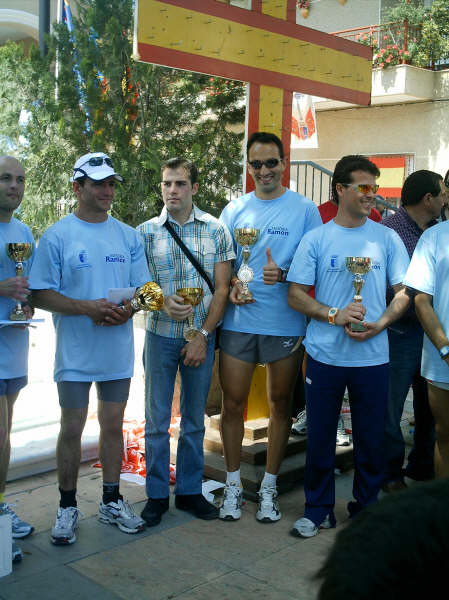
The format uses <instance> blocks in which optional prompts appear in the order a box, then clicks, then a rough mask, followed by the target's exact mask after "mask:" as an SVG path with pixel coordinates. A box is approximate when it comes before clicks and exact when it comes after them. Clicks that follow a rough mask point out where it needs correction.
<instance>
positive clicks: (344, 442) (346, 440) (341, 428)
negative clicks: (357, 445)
mask: <svg viewBox="0 0 449 600" xmlns="http://www.w3.org/2000/svg"><path fill="white" fill-rule="evenodd" d="M350 444H351V438H350V437H349V434H348V433H346V429H345V422H344V420H343V417H342V415H340V416H339V417H338V425H337V440H336V445H337V446H349V445H350Z"/></svg>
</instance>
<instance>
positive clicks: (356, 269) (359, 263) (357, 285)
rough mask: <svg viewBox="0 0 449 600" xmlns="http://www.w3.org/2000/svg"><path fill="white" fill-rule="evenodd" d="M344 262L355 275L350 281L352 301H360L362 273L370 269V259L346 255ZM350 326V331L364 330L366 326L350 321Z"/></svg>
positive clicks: (364, 273) (362, 282) (362, 281)
mask: <svg viewBox="0 0 449 600" xmlns="http://www.w3.org/2000/svg"><path fill="white" fill-rule="evenodd" d="M345 262H346V268H347V269H348V271H350V272H351V273H352V274H353V275H355V277H354V281H353V282H352V285H353V286H354V289H355V296H354V302H361V301H362V296H361V295H360V292H361V291H362V287H363V284H364V283H365V281H364V279H363V277H362V275H366V274H367V273H369V272H370V271H371V263H372V260H371V259H370V258H367V257H366V256H347V257H346V258H345ZM350 328H351V331H366V327H364V326H363V325H362V323H351V324H350Z"/></svg>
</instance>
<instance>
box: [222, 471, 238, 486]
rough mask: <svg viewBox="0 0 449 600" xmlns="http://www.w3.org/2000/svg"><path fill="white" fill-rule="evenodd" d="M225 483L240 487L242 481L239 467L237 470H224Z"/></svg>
mask: <svg viewBox="0 0 449 600" xmlns="http://www.w3.org/2000/svg"><path fill="white" fill-rule="evenodd" d="M226 483H227V484H234V485H239V486H240V487H242V483H241V481H240V469H237V471H226Z"/></svg>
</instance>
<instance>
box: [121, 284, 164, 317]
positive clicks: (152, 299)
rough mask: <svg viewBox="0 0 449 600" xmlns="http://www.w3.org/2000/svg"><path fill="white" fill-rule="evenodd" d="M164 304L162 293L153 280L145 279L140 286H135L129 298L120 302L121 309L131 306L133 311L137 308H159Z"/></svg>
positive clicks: (137, 309)
mask: <svg viewBox="0 0 449 600" xmlns="http://www.w3.org/2000/svg"><path fill="white" fill-rule="evenodd" d="M163 305H164V294H163V293H162V290H161V288H160V287H159V286H158V284H157V283H155V282H154V281H147V283H144V284H143V285H142V286H141V287H140V288H137V290H136V292H135V294H134V296H133V297H132V298H131V300H127V301H126V302H124V303H123V304H122V307H123V309H126V308H129V307H130V306H131V308H132V310H133V312H134V313H136V312H138V311H139V310H144V311H149V310H161V308H162V307H163Z"/></svg>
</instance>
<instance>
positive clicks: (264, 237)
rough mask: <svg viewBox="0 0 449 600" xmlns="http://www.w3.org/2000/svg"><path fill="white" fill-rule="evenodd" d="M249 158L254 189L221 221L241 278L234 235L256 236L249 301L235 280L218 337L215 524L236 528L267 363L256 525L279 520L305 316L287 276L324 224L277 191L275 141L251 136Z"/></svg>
mask: <svg viewBox="0 0 449 600" xmlns="http://www.w3.org/2000/svg"><path fill="white" fill-rule="evenodd" d="M247 157H248V163H247V164H248V171H249V173H250V175H251V177H252V178H253V180H254V184H255V188H256V190H255V192H251V193H250V194H246V195H245V196H242V197H241V198H238V199H236V200H233V201H232V202H230V203H229V204H228V205H227V206H226V208H225V209H224V210H223V212H222V214H221V217H220V218H221V221H222V222H223V223H225V225H227V226H228V228H229V230H230V231H231V233H234V249H235V252H236V255H237V258H236V261H235V268H234V271H235V273H239V276H240V277H241V278H242V277H244V275H243V274H242V271H240V272H239V269H240V268H241V266H242V261H243V248H242V246H241V245H240V244H237V243H236V240H235V230H236V229H239V228H252V229H257V230H258V232H259V237H258V239H257V241H256V243H255V244H254V245H252V246H251V247H250V257H249V263H248V264H249V268H250V269H252V271H253V273H254V278H253V279H252V280H251V282H250V283H249V290H250V292H251V294H252V295H253V299H250V300H248V299H245V295H244V294H242V292H243V286H242V283H241V281H240V280H239V278H238V277H233V279H232V281H231V283H232V290H231V293H230V296H229V298H230V301H231V302H230V304H228V307H227V309H226V313H225V316H224V321H223V326H222V332H221V335H220V349H221V354H220V382H221V387H222V389H223V408H222V414H221V435H222V440H223V446H224V456H225V462H226V470H227V477H226V487H225V490H224V499H223V504H222V507H221V509H220V518H221V519H223V520H226V521H233V520H236V519H239V518H240V516H241V509H240V507H241V503H242V484H241V480H240V454H241V448H242V439H243V413H244V409H245V406H246V402H247V399H248V394H249V390H250V385H251V378H252V375H253V372H254V369H255V367H256V365H257V364H258V363H265V364H266V365H267V398H268V404H269V407H270V423H269V426H268V448H267V464H266V471H265V475H264V478H263V480H262V483H261V487H260V490H259V507H258V511H257V514H256V518H257V520H258V521H261V522H264V523H270V522H275V521H278V520H279V519H280V518H281V512H280V510H279V505H278V501H277V489H276V481H277V473H278V470H279V467H280V464H281V461H282V458H283V456H284V452H285V448H286V445H287V441H288V436H289V433H290V429H291V401H292V395H293V389H294V385H295V381H296V378H297V375H298V370H299V365H300V359H301V352H300V350H299V347H300V343H301V339H302V336H304V333H305V329H306V325H305V318H304V317H303V315H301V314H299V313H298V312H296V311H295V310H293V309H291V308H290V307H289V306H288V303H287V286H286V285H285V276H286V273H287V271H288V268H289V266H290V263H291V260H292V258H293V255H294V253H295V250H296V247H297V246H298V243H299V241H300V240H301V238H302V236H303V235H304V234H305V233H306V232H307V231H310V230H311V229H313V228H314V227H317V226H319V225H321V218H320V215H319V213H318V209H317V208H316V206H315V205H314V204H313V202H311V201H310V200H308V199H307V198H304V196H301V195H299V194H297V193H296V192H292V191H291V190H289V189H286V188H285V187H284V186H283V185H282V174H283V172H284V170H285V168H286V159H285V157H284V148H283V146H282V142H281V140H280V139H279V138H278V137H277V136H275V135H274V134H271V133H264V132H256V133H254V134H253V135H252V136H251V137H250V139H249V140H248V144H247Z"/></svg>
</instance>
